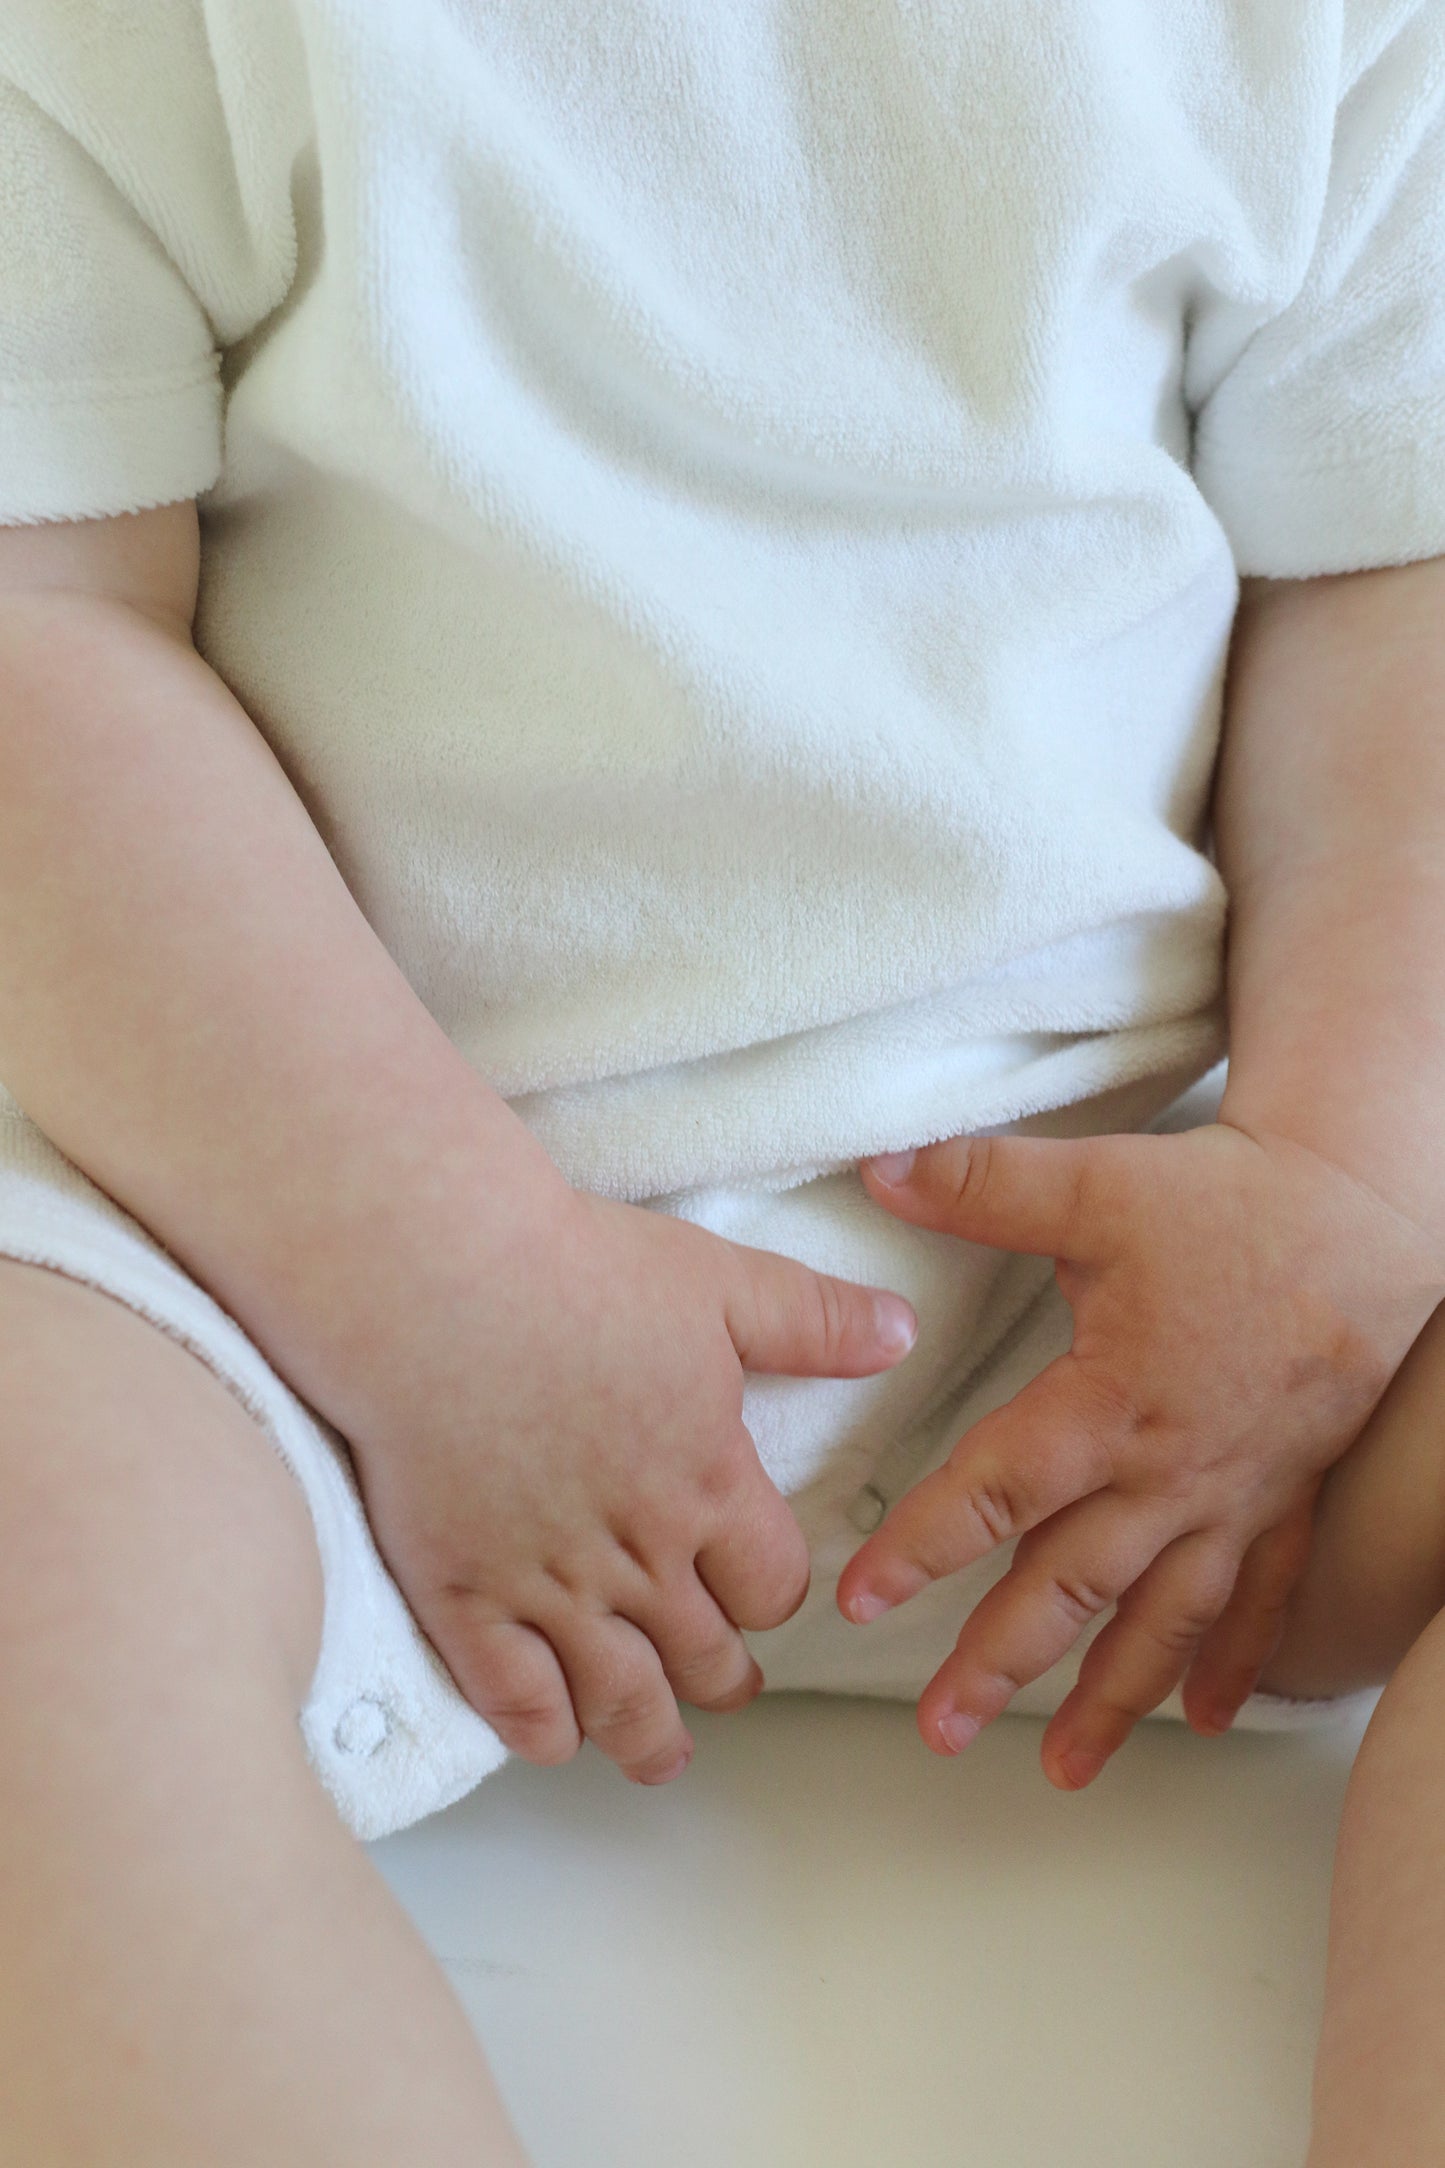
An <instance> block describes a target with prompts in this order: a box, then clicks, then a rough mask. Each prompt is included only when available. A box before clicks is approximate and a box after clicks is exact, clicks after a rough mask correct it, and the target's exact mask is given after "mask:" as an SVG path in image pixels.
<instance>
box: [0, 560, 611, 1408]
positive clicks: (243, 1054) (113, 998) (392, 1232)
mask: <svg viewBox="0 0 1445 2168" xmlns="http://www.w3.org/2000/svg"><path fill="white" fill-rule="evenodd" d="M0 926H3V929H4V935H3V941H0V1078H3V1079H4V1081H5V1083H6V1084H7V1085H8V1086H9V1087H10V1089H11V1090H12V1091H13V1092H14V1093H15V1095H16V1096H17V1098H19V1100H20V1101H21V1103H22V1105H23V1106H24V1107H25V1108H26V1110H27V1112H29V1113H30V1114H31V1115H32V1116H33V1117H34V1119H35V1120H36V1121H38V1122H39V1123H40V1125H41V1126H42V1127H43V1128H44V1129H45V1130H46V1131H47V1133H48V1134H49V1135H50V1136H51V1137H52V1138H53V1139H54V1140H55V1141H56V1142H57V1143H58V1144H59V1146H60V1147H61V1149H62V1150H63V1151H65V1152H66V1153H67V1154H68V1155H69V1156H70V1157H71V1158H72V1159H74V1160H75V1161H76V1163H77V1164H78V1165H79V1166H81V1167H82V1168H83V1169H84V1170H85V1171H86V1172H87V1173H88V1174H90V1175H91V1176H92V1178H93V1179H94V1180H96V1181H97V1182H99V1183H100V1184H101V1185H102V1186H103V1187H104V1188H105V1189H107V1190H108V1191H110V1192H111V1194H112V1195H113V1196H115V1197H116V1198H117V1199H118V1200H119V1201H120V1202H121V1203H122V1204H123V1205H124V1206H125V1207H126V1208H127V1209H128V1210H129V1211H130V1212H132V1213H133V1214H134V1215H135V1217H136V1218H138V1219H139V1220H141V1221H142V1222H143V1223H144V1224H145V1225H146V1226H147V1227H149V1228H150V1229H151V1230H152V1232H153V1233H155V1234H156V1235H157V1236H159V1238H160V1239H161V1241H162V1242H164V1243H165V1244H166V1246H167V1247H168V1248H169V1249H170V1250H171V1251H172V1252H173V1253H174V1255H175V1256H176V1257H177V1258H178V1259H179V1260H180V1261H181V1262H182V1263H183V1264H184V1265H185V1266H186V1267H187V1268H188V1269H189V1270H190V1271H191V1272H192V1273H193V1274H194V1275H195V1277H196V1278H197V1279H199V1280H200V1281H201V1283H202V1284H203V1285H204V1286H206V1287H207V1288H209V1289H210V1291H211V1292H212V1293H213V1294H214V1295H215V1296H216V1298H217V1299H218V1300H219V1301H220V1302H221V1303H222V1304H223V1305H224V1306H225V1307H226V1308H227V1309H228V1310H230V1311H231V1313H232V1314H233V1315H234V1316H235V1317H237V1318H238V1319H239V1320H240V1322H241V1323H242V1324H243V1325H244V1326H245V1328H246V1329H247V1330H248V1331H249V1332H250V1333H251V1335H252V1336H253V1337H254V1338H255V1339H256V1341H257V1342H258V1344H259V1345H260V1346H261V1347H263V1348H264V1349H265V1351H266V1352H267V1354H268V1355H269V1356H270V1358H271V1360H272V1361H273V1362H274V1363H275V1365H276V1367H277V1368H278V1369H279V1370H281V1372H282V1373H283V1375H285V1376H286V1377H288V1379H289V1380H290V1382H291V1383H292V1384H293V1386H295V1387H296V1389H297V1390H298V1391H300V1392H302V1393H303V1394H305V1395H306V1397H307V1398H308V1399H310V1400H311V1401H312V1402H313V1404H314V1405H316V1406H317V1407H319V1408H320V1409H321V1410H322V1412H323V1413H325V1414H326V1415H328V1416H329V1417H330V1418H331V1419H332V1420H333V1421H334V1422H336V1423H337V1424H338V1427H341V1428H343V1429H348V1430H349V1429H350V1428H351V1427H352V1426H353V1425H360V1426H363V1427H365V1426H367V1425H368V1423H369V1421H370V1419H371V1417H372V1416H373V1415H374V1414H376V1413H377V1409H378V1403H380V1402H382V1401H384V1399H385V1396H386V1393H387V1391H388V1382H389V1373H390V1368H391V1365H392V1364H393V1363H394V1362H395V1359H396V1347H397V1335H396V1322H395V1311H396V1306H397V1303H398V1301H399V1300H404V1301H405V1304H406V1310H407V1316H408V1319H409V1320H417V1321H424V1320H425V1319H426V1318H427V1316H428V1315H429V1314H435V1315H437V1316H445V1317H447V1318H448V1319H449V1321H450V1322H451V1326H452V1329H455V1318H456V1312H457V1308H458V1290H459V1288H462V1289H467V1288H469V1287H471V1286H474V1287H475V1288H476V1290H477V1296H478V1300H482V1299H485V1289H486V1288H487V1286H488V1284H489V1283H495V1282H496V1281H497V1280H498V1278H501V1279H504V1280H505V1279H506V1277H507V1276H508V1269H509V1268H508V1263H507V1260H508V1259H509V1257H514V1256H515V1255H516V1254H517V1252H518V1249H519V1247H521V1246H527V1245H531V1244H534V1243H535V1242H536V1241H537V1240H538V1239H542V1238H543V1227H544V1223H545V1221H546V1217H547V1214H548V1212H549V1210H551V1209H552V1207H553V1205H554V1204H556V1206H557V1209H559V1210H560V1209H561V1208H562V1204H561V1200H563V1199H567V1200H570V1198H571V1192H570V1191H569V1190H568V1189H567V1185H566V1184H565V1183H564V1181H563V1179H562V1177H561V1175H560V1173H559V1172H558V1171H557V1169H556V1168H555V1167H554V1166H553V1164H552V1162H551V1161H550V1160H549V1159H548V1158H547V1156H546V1154H545V1153H544V1152H543V1150H542V1148H541V1146H540V1145H539V1144H538V1143H537V1141H536V1140H535V1138H533V1137H532V1135H531V1134H530V1132H529V1131H528V1130H527V1129H526V1128H525V1126H524V1125H523V1124H522V1123H521V1122H520V1121H519V1120H518V1119H517V1118H516V1116H514V1115H513V1114H512V1112H511V1111H510V1109H509V1108H508V1107H507V1106H506V1104H505V1103H504V1102H503V1101H502V1100H501V1099H500V1098H499V1097H498V1096H497V1095H496V1094H495V1093H494V1092H492V1091H491V1090H490V1089H489V1087H488V1086H487V1085H486V1083H485V1082H484V1081H483V1079H481V1078H480V1077H479V1076H478V1075H477V1074H476V1073H475V1071H474V1070H473V1069H472V1068H471V1067H470V1065H469V1064H468V1063H466V1062H465V1061H464V1060H463V1059H462V1057H461V1056H460V1055H459V1054H458V1052H457V1051H456V1049H455V1048H454V1047H453V1046H452V1045H451V1044H450V1042H449V1041H448V1039H447V1038H446V1035H445V1034H444V1032H443V1031H442V1030H441V1028H440V1027H439V1025H438V1024H437V1023H436V1022H435V1021H434V1020H433V1018H432V1017H431V1016H430V1015H429V1014H428V1012H427V1011H426V1009H425V1008H424V1006H423V1005H422V1003H421V1001H420V1000H419V999H418V998H417V997H416V995H415V994H414V993H413V991H412V990H411V988H410V986H409V985H408V984H407V982H406V980H405V979H404V977H403V976H402V974H401V972H400V971H399V970H398V968H397V967H396V965H395V964H394V962H393V961H392V959H391V958H390V956H389V955H388V954H387V952H386V950H385V949H384V948H383V946H382V944H381V942H380V941H379V940H378V939H377V937H376V936H375V935H374V933H373V932H372V930H371V928H370V927H369V926H368V924H367V922H366V920H365V918H364V917H363V915H362V913H361V911H360V909H359V908H358V906H357V904H356V903H355V901H354V899H353V898H352V896H351V895H350V893H349V891H348V890H347V888H346V886H345V884H344V882H343V881H342V879H341V876H340V874H339V873H338V871H337V869H336V867H335V865H334V863H333V861H332V860H331V858H330V856H329V855H328V853H327V851H326V849H325V848H324V845H323V843H322V841H321V838H320V837H319V835H318V834H317V832H316V829H315V828H314V826H313V825H312V822H311V820H310V818H309V816H308V814H307V812H306V810H305V807H304V805H303V804H302V802H301V800H300V798H299V797H298V796H297V794H296V792H295V791H294V790H293V789H292V787H291V785H290V783H289V781H288V780H287V778H286V776H285V774H284V772H283V770H282V769H281V767H280V765H279V763H278V762H277V761H276V759H275V758H274V756H273V755H272V753H271V751H270V749H269V747H268V746H267V745H266V743H265V741H264V740H263V739H262V737H261V735H260V733H259V732H258V731H257V730H256V728H255V726H254V725H253V724H252V722H251V720H250V718H249V717H248V716H247V715H246V714H245V712H244V710H243V709H242V708H241V706H240V704H239V703H238V702H237V701H236V700H235V698H234V697H233V696H232V694H231V693H230V692H229V691H228V689H227V688H226V686H225V685H224V684H223V683H222V682H221V680H220V679H219V678H218V677H217V676H216V674H215V673H214V672H213V671H212V670H211V669H210V668H209V666H208V665H207V664H206V663H205V662H204V661H203V660H202V658H201V657H200V656H199V655H198V654H197V653H196V651H195V649H194V648H193V647H192V646H191V644H190V642H189V640H188V638H187V637H186V634H185V631H184V628H183V627H181V626H179V625H177V626H175V627H174V628H169V627H167V626H166V625H164V624H162V623H161V622H160V621H159V620H158V619H157V618H155V617H152V616H150V615H148V614H145V613H144V612H142V611H140V610H138V609H135V608H132V607H130V606H129V605H128V604H127V603H125V602H123V601H118V600H115V599H113V598H110V597H105V596H97V595H94V594H77V593H67V592H56V591H43V592H35V593H21V594H14V593H0ZM434 1298H435V1299H434ZM466 1299H470V1298H469V1295H468V1296H465V1297H464V1301H465V1300H466ZM421 1329H422V1330H423V1332H424V1330H425V1325H424V1322H423V1323H422V1324H421Z"/></svg>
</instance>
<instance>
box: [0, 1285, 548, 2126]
mask: <svg viewBox="0 0 1445 2168" xmlns="http://www.w3.org/2000/svg"><path fill="white" fill-rule="evenodd" d="M320 1594H321V1592H320V1574H319V1568H318V1564H317V1559H316V1551H315V1543H314V1538H313V1536H312V1531H311V1526H310V1521H309V1517H308V1515H307V1512H306V1508H305V1506H304V1504H303V1502H302V1498H301V1493H300V1491H299V1489H298V1488H297V1486H296V1485H295V1484H294V1483H293V1482H292V1479H291V1477H290V1476H289V1475H288V1474H287V1472H286V1470H285V1469H284V1468H283V1467H282V1466H281V1464H280V1462H279V1461H278V1460H277V1458H276V1456H275V1454H274V1452H273V1450H272V1448H271V1446H270V1444H269V1442H268V1441H267V1440H266V1439H265V1438H264V1437H263V1436H262V1435H261V1434H260V1432H259V1431H258V1430H257V1428H256V1426H255V1425H254V1423H253V1422H252V1420H251V1418H250V1416H249V1415H248V1414H247V1413H246V1412H245V1410H244V1409H243V1408H242V1407H241V1406H240V1404H239V1403H238V1402H237V1401H236V1400H235V1399H234V1398H233V1397H232V1396H231V1395H230V1394H229V1393H228V1392H227V1390H226V1389H225V1387H224V1386H222V1385H221V1384H220V1383H219V1382H218V1381H217V1379H216V1378H214V1377H213V1376H212V1374H211V1373H210V1372H209V1371H208V1370H207V1369H206V1368H205V1367H204V1366H203V1365H202V1364H201V1363H200V1362H199V1361H197V1360H195V1359H194V1358H193V1357H192V1356H190V1355H189V1354H188V1353H187V1352H186V1351H185V1350H184V1349H183V1348H181V1347H180V1346H179V1345H178V1344H177V1343H176V1342H174V1341H173V1340H170V1339H168V1338H167V1337H166V1336H165V1335H163V1334H162V1333H160V1332H159V1331H157V1330H155V1329H154V1328H152V1327H151V1326H150V1325H148V1324H147V1323H146V1322H145V1321H144V1320H143V1319H141V1318H139V1317H138V1316H136V1315H135V1313H134V1312H132V1311H129V1310H127V1309H125V1308H124V1307H122V1306H121V1305H120V1304H119V1303H117V1302H114V1301H112V1300H111V1299H110V1298H109V1297H108V1296H105V1295H102V1294H98V1293H96V1292H95V1291H94V1290H92V1289H90V1288H87V1287H83V1286H81V1285H79V1284H78V1283H76V1282H74V1281H71V1280H67V1279H64V1278H62V1277H60V1276H59V1275H57V1274H56V1273H53V1272H49V1271H45V1270H42V1269H40V1268H38V1267H35V1266H30V1265H23V1264H17V1263H15V1262H14V1261H13V1260H10V1259H7V1258H0V2101H3V2102H4V2104H5V2105H4V2117H3V2128H0V2162H4V2163H7V2164H8V2163H11V2162H14V2163H20V2162H22V2161H23V2162H24V2163H26V2168H71V2164H78V2163H80V2162H85V2163H87V2164H89V2163H100V2162H111V2161H113V2162H116V2163H120V2162H139V2161H144V2162H146V2163H147V2168H182V2164H186V2168H194V2164H195V2163H196V2162H198V2161H205V2162H206V2163H207V2164H208V2168H225V2164H227V2163H233V2164H236V2168H240V2164H241V2163H246V2164H247V2168H253V2164H254V2163H256V2162H258V2161H278V2162H280V2161H284V2162H285V2163H286V2164H287V2168H320V2164H322V2163H325V2164H326V2168H341V2164H342V2163H345V2164H346V2168H366V2164H372V2168H382V2164H383V2163H385V2164H387V2168H394V2164H395V2163H396V2162H398V2161H405V2160H413V2161H425V2162H427V2163H428V2164H429V2168H462V2164H463V2163H465V2164H466V2168H480V2164H483V2163H486V2164H493V2163H495V2164H499V2168H518V2164H520V2163H521V2161H522V2154H521V2152H520V2150H519V2148H518V2146H517V2143H516V2140H515V2138H514V2137H513V2135H512V2134H511V2131H510V2129H509V2126H508V2124H507V2121H506V2117H505V2114H504V2112H503V2110H502V2108H501V2105H500V2103H499V2101H498V2099H497V2095H496V2093H495V2090H494V2088H493V2086H492V2084H491V2080H490V2078H489V2077H488V2074H487V2071H486V2067H485V2065H484V2063H483V2061H482V2058H481V2056H480V2054H479V2052H478V2050H477V2047H476V2043H475V2041H474V2039H473V2037H472V2034H471V2032H470V2029H469V2027H468V2025H467V2022H466V2019H465V2017H464V2015H463V2013H462V2011H461V2009H460V2008H459V2006H458V2005H457V2003H456V2002H455V2000H454V1998H453V1996H452V1994H451V1991H450V1989H449V1988H448V1986H447V1984H446V1982H445V1980H444V1978H443V1977H442V1975H441V1973H440V1972H439V1970H438V1969H437V1967H436V1966H435V1965H434V1964H433V1962H432V1960H431V1958H430V1957H429V1955H428V1953H427V1952H426V1950H425V1948H424V1947H423V1945H422V1944H421V1942H420V1940H419V1939H418V1937H417V1936H416V1934H415V1933H414V1932H413V1930H412V1928H411V1925H410V1923H409V1922H408V1921H407V1920H406V1918H405V1916H404V1914H403V1913H402V1912H401V1910H400V1908H399V1907H398V1906H397V1905H396V1903H395V1902H394V1900H393V1899H392V1897H391V1895H390V1893H389V1892H388V1891H387V1889H386V1888H385V1885H384V1884H383V1883H382V1881H381V1880H380V1877H379V1876H378V1875H377V1874H376V1872H375V1870H374V1869H373V1868H372V1866H371V1864H370V1862H369V1861H368V1860H367V1858H366V1855H365V1853H364V1852H363V1850H362V1849H361V1847H360V1846H359V1845H358V1844H356V1842H355V1841H354V1840H353V1838H352V1837H351V1836H350V1835H349V1834H348V1832H347V1831H346V1830H345V1829H344V1828H343V1826H342V1824H341V1822H340V1821H339V1820H338V1818H337V1816H336V1814H335V1811H334V1810H333V1808H332V1806H331V1804H330V1802H329V1801H328V1799H327V1798H326V1796H325V1794H324V1793H323V1792H322V1790H321V1788H320V1786H319V1785H318V1784H317V1783H316V1781H315V1779H314V1778H313V1777H312V1775H311V1772H310V1770H309V1769H308V1767H307V1765H306V1762H305V1760H304V1757H303V1753H302V1747H301V1740H300V1734H299V1731H298V1728H297V1723H296V1713H297V1709H298V1707H299V1706H300V1704H301V1702H302V1700H303V1699H304V1697H305V1694H306V1691H307V1687H308V1684H309V1680H310V1676H311V1672H312V1668H313V1666H314V1663H315V1659H316V1651H317V1646H318V1641H319V1634H320V1618H321V1602H320Z"/></svg>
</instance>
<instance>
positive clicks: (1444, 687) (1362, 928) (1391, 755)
mask: <svg viewBox="0 0 1445 2168" xmlns="http://www.w3.org/2000/svg"><path fill="white" fill-rule="evenodd" d="M1214 818H1215V836H1216V845H1217V853H1218V858H1219V863H1220V868H1221V871H1222V873H1223V875H1224V878H1225V881H1226V884H1227V886H1228V888H1229V892H1230V919H1229V956H1228V995H1229V1022H1230V1074H1229V1084H1228V1089H1227V1092H1226V1095H1225V1100H1224V1105H1223V1107H1222V1109H1221V1113H1222V1115H1223V1117H1224V1118H1225V1119H1229V1118H1231V1117H1234V1118H1237V1119H1238V1120H1239V1121H1240V1122H1241V1123H1243V1124H1244V1125H1245V1126H1246V1127H1248V1126H1250V1125H1251V1124H1254V1125H1256V1126H1259V1127H1263V1128H1268V1129H1273V1130H1276V1131H1279V1132H1282V1133H1283V1134H1285V1135H1288V1136H1291V1137H1294V1138H1295V1139H1296V1140H1297V1141H1299V1142H1300V1143H1302V1144H1305V1145H1308V1146H1309V1147H1310V1148H1311V1149H1313V1150H1316V1151H1318V1152H1320V1153H1322V1154H1324V1155H1325V1156H1326V1157H1329V1158H1331V1159H1333V1160H1336V1161H1338V1162H1339V1163H1340V1164H1342V1165H1344V1166H1345V1167H1347V1168H1348V1170H1349V1171H1350V1172H1351V1173H1353V1174H1354V1175H1356V1176H1357V1177H1359V1178H1360V1179H1361V1180H1363V1181H1366V1182H1368V1183H1369V1184H1370V1185H1371V1186H1372V1187H1373V1188H1375V1189H1376V1190H1378V1191H1379V1192H1380V1194H1382V1195H1383V1196H1384V1197H1385V1198H1387V1199H1388V1200H1389V1201H1390V1202H1391V1203H1392V1204H1394V1205H1396V1206H1397V1207H1398V1208H1399V1209H1400V1210H1402V1211H1404V1212H1405V1213H1407V1214H1408V1215H1409V1216H1410V1217H1411V1218H1412V1219H1414V1220H1415V1221H1417V1223H1419V1224H1421V1225H1423V1226H1425V1227H1427V1228H1428V1229H1429V1230H1430V1232H1431V1233H1432V1235H1435V1236H1438V1237H1439V1238H1440V1239H1442V1240H1445V560H1441V559H1433V560H1431V561H1429V562H1427V563H1423V564H1418V565H1407V566H1402V567H1398V568H1391V569H1389V570H1386V571H1380V572H1370V573H1358V574H1352V575H1349V576H1347V577H1342V578H1337V579H1321V580H1310V581H1297V582H1296V581H1289V582H1272V581H1256V582H1253V583H1248V584H1247V586H1246V590H1245V593H1244V596H1243V598H1242V601H1241V607H1240V615H1239V622H1238V625H1237V627H1236V633H1235V642H1234V647H1233V649H1232V652H1231V661H1230V674H1229V683H1228V688H1227V697H1226V708H1225V726H1224V744H1223V750H1222V754H1221V760H1220V769H1219V776H1218V781H1217V785H1216V791H1215V805H1214Z"/></svg>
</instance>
